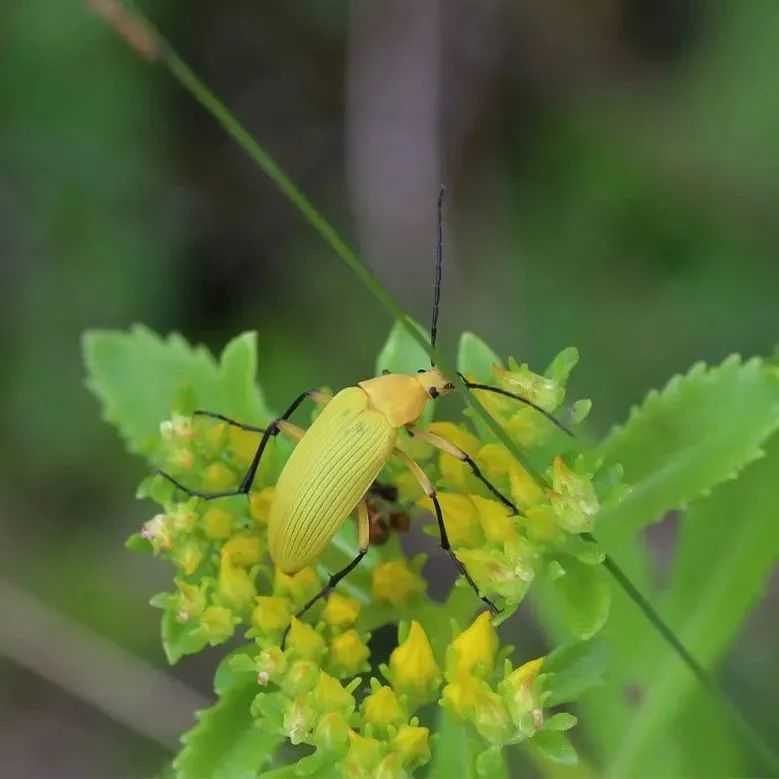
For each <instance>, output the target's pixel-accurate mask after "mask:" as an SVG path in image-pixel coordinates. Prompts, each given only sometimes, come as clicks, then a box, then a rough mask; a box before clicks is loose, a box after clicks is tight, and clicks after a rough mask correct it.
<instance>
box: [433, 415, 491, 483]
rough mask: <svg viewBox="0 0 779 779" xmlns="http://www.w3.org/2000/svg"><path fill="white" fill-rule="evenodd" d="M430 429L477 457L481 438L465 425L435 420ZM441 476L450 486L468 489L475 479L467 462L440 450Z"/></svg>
mask: <svg viewBox="0 0 779 779" xmlns="http://www.w3.org/2000/svg"><path fill="white" fill-rule="evenodd" d="M428 430H429V431H430V432H431V433H436V434H437V435H440V436H443V437H444V438H445V439H446V440H447V441H450V442H451V443H453V444H454V445H455V446H457V447H459V448H460V449H462V450H463V451H464V452H466V453H467V454H469V455H470V456H471V457H476V453H477V451H478V450H479V445H480V444H479V439H478V438H476V436H474V435H473V434H472V433H469V432H468V431H467V430H466V429H465V428H464V427H462V426H460V425H455V424H453V423H452V422H433V423H432V424H431V425H430V426H429V427H428ZM438 463H439V468H440V470H441V477H442V479H443V480H444V481H445V482H446V484H447V485H448V486H449V487H450V488H454V489H458V490H463V491H468V485H469V483H470V482H471V481H472V479H473V474H472V472H471V469H470V467H469V466H468V464H467V463H465V462H463V461H462V460H459V459H458V458H456V457H454V456H452V455H451V454H447V453H446V452H440V453H439V456H438Z"/></svg>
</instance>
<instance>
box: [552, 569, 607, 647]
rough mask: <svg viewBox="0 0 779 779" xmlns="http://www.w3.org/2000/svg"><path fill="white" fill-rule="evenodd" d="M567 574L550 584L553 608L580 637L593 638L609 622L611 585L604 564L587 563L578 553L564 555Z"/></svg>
mask: <svg viewBox="0 0 779 779" xmlns="http://www.w3.org/2000/svg"><path fill="white" fill-rule="evenodd" d="M560 564H561V565H562V568H563V570H564V571H565V574H564V575H563V576H560V577H558V578H555V579H554V581H553V582H551V585H550V586H549V588H548V591H549V595H550V599H551V601H552V603H551V604H550V608H552V609H553V610H555V609H556V610H558V611H559V613H561V614H562V617H563V621H564V624H565V627H567V629H568V631H569V632H570V633H571V634H572V635H573V636H574V637H576V638H578V639H581V640H587V639H589V638H592V636H594V635H595V634H596V633H597V632H598V631H599V630H600V629H601V628H602V627H603V625H604V624H605V623H606V620H607V618H608V616H609V607H610V605H611V586H610V583H609V581H608V579H607V578H606V573H605V571H604V570H603V568H602V567H601V566H600V565H585V564H584V563H581V562H579V561H578V560H577V559H576V558H574V557H568V556H566V557H562V558H561V559H560Z"/></svg>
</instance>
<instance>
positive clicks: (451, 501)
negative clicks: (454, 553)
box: [417, 492, 484, 547]
mask: <svg viewBox="0 0 779 779" xmlns="http://www.w3.org/2000/svg"><path fill="white" fill-rule="evenodd" d="M438 502H439V503H440V504H441V511H442V512H443V515H444V520H445V522H446V533H447V535H448V536H449V541H450V543H451V544H452V546H454V547H462V546H465V547H475V546H479V545H480V544H482V543H483V542H484V536H483V535H482V532H481V527H480V525H479V518H478V515H477V513H476V508H475V506H474V505H473V503H472V502H471V500H470V498H468V496H467V495H459V494H457V493H455V492H439V493H438ZM417 504H418V505H419V506H422V507H423V508H426V509H427V510H428V511H430V512H433V501H432V500H431V499H430V498H427V497H426V498H422V499H421V500H419V501H417Z"/></svg>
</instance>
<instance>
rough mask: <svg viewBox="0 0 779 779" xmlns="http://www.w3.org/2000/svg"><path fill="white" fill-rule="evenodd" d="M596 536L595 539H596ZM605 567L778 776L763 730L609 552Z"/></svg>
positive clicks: (778, 765)
mask: <svg viewBox="0 0 779 779" xmlns="http://www.w3.org/2000/svg"><path fill="white" fill-rule="evenodd" d="M593 540H594V539H593ZM603 565H604V566H605V568H606V570H607V571H608V572H609V573H610V574H611V575H612V576H613V577H614V579H615V580H616V581H617V583H618V584H619V585H620V587H622V589H623V590H625V592H626V593H627V594H628V596H629V597H630V599H631V600H632V601H633V602H634V603H635V604H636V605H637V606H638V608H639V609H640V610H641V612H642V613H643V614H644V616H645V617H646V618H647V619H648V620H649V622H651V623H652V626H653V627H654V628H655V630H657V632H658V633H659V634H660V635H661V636H662V637H663V639H664V640H665V641H666V642H667V643H668V644H669V645H670V646H671V648H672V649H673V650H674V652H676V654H677V655H679V658H680V659H681V660H682V662H683V663H684V664H685V665H686V666H687V668H688V669H689V670H690V672H691V673H692V674H693V676H694V677H695V678H696V679H697V680H698V682H700V684H701V686H702V687H704V688H705V689H706V691H707V692H708V693H709V694H710V695H711V696H712V697H713V698H714V699H715V700H716V701H718V702H719V703H720V704H722V705H723V707H724V708H725V710H726V712H727V714H728V715H729V716H730V718H731V720H732V721H733V724H734V726H735V727H736V729H737V730H738V732H739V735H740V736H741V738H742V739H743V740H744V743H745V744H748V745H749V746H750V748H751V749H752V750H753V751H754V754H755V755H757V756H758V757H759V759H760V762H761V763H762V764H763V766H764V768H766V769H768V770H769V771H770V772H771V773H770V775H771V776H779V757H777V755H776V754H774V752H773V750H772V749H771V747H770V746H769V745H768V744H766V742H765V741H764V740H763V738H762V737H761V736H760V734H759V733H758V732H757V731H756V730H755V729H754V728H753V727H752V725H751V724H750V723H749V722H748V721H747V720H746V718H745V717H744V715H743V714H742V713H741V711H740V710H739V709H738V708H737V707H736V705H735V704H734V703H733V701H732V700H731V699H730V698H729V696H728V695H727V694H726V693H725V692H724V691H723V690H722V688H721V687H720V686H719V685H718V684H717V683H716V681H715V680H714V678H713V677H712V676H711V674H709V672H708V671H707V670H706V669H705V668H704V667H703V666H702V665H701V664H700V663H699V662H698V661H697V660H696V659H695V657H694V656H693V655H692V653H691V652H690V651H689V650H688V649H687V647H686V646H685V645H684V644H683V643H682V642H681V640H680V639H679V637H678V636H677V635H676V633H674V631H673V629H672V628H671V627H670V625H668V623H666V622H665V621H664V620H663V618H662V617H661V616H660V614H659V613H658V612H657V611H656V610H655V609H654V607H653V606H652V604H651V603H650V602H649V601H648V600H647V599H646V598H645V597H644V596H643V595H642V594H641V592H640V591H639V590H638V588H637V587H636V586H635V585H634V584H633V582H632V581H630V579H629V578H628V576H627V575H626V574H625V572H624V571H623V570H622V568H620V566H619V565H618V564H617V563H616V562H614V560H613V559H612V558H611V557H610V556H609V555H606V558H605V559H604V561H603Z"/></svg>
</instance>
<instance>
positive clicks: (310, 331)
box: [0, 0, 779, 778]
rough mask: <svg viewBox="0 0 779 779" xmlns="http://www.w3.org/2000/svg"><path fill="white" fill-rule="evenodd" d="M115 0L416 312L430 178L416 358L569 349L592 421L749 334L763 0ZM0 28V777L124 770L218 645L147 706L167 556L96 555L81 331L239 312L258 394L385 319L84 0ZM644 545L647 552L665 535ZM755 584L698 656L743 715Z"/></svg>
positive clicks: (107, 506)
mask: <svg viewBox="0 0 779 779" xmlns="http://www.w3.org/2000/svg"><path fill="white" fill-rule="evenodd" d="M139 5H143V7H144V8H146V9H147V10H148V11H149V13H150V14H151V16H152V18H154V19H155V21H156V22H157V23H158V24H159V25H160V27H161V28H162V29H163V30H164V31H165V32H166V34H167V35H168V36H169V38H170V39H171V40H172V42H173V43H174V45H175V46H176V47H177V48H178V49H179V51H180V52H181V53H182V54H183V55H184V57H185V58H186V59H187V60H189V61H190V63H191V64H192V65H193V66H194V67H195V69H196V70H197V71H198V72H200V73H201V75H203V76H204V77H205V78H206V80H207V81H208V82H209V83H210V84H211V85H212V86H213V87H214V88H215V90H216V91H217V93H219V94H221V95H222V96H223V97H224V98H225V99H226V101H227V102H228V104H229V105H230V106H231V107H232V108H233V109H234V110H235V111H236V112H237V113H238V114H239V116H240V117H241V118H242V119H243V120H244V121H245V122H246V124H247V125H248V127H249V128H250V129H251V130H252V131H253V132H255V133H256V134H257V136H258V137H259V138H260V140H261V141H262V142H263V143H264V144H265V145H266V146H267V148H268V149H269V150H270V151H271V153H272V154H274V156H275V157H276V158H277V160H278V161H279V162H280V163H281V164H282V166H284V167H285V168H286V169H287V170H288V171H289V172H290V174H291V175H292V177H293V178H294V179H295V180H296V181H297V182H298V183H299V184H300V185H301V186H302V188H303V189H304V190H305V191H306V192H307V193H308V194H309V195H310V196H311V197H312V199H313V200H314V201H315V202H316V203H317V204H319V205H320V206H321V208H322V210H323V212H324V213H325V214H326V215H327V216H328V217H330V218H332V220H333V221H334V222H335V224H336V225H338V226H339V228H340V229H342V231H343V232H344V233H345V234H346V235H347V236H349V237H350V239H351V240H352V241H353V242H354V243H355V244H356V245H357V246H358V247H359V249H360V251H361V254H362V256H363V258H364V259H365V261H366V262H367V263H368V264H369V265H370V266H371V268H372V269H373V271H374V272H375V273H376V275H377V276H378V277H379V278H380V279H381V281H382V282H383V283H384V284H385V285H386V286H387V287H388V288H389V289H390V290H391V291H392V292H393V293H394V294H395V295H396V296H397V297H398V299H399V300H400V301H401V302H402V303H403V305H404V306H405V307H406V309H407V310H409V311H410V312H411V313H412V314H413V315H414V316H416V317H417V318H419V319H420V320H422V321H427V318H428V309H429V300H430V294H431V290H430V287H431V279H432V257H433V244H434V234H435V233H434V228H435V209H434V206H435V195H436V192H437V189H438V186H439V184H440V183H441V182H443V183H445V184H446V185H447V187H448V192H449V199H448V206H447V217H446V219H447V233H446V262H447V267H446V274H445V280H444V292H443V301H442V318H441V327H442V331H443V335H442V345H443V347H444V349H448V350H449V351H450V352H451V351H452V350H453V348H454V345H455V343H456V339H457V337H458V336H459V333H460V332H461V331H462V330H464V329H473V330H475V331H476V332H478V333H479V334H480V335H481V336H482V337H484V338H485V339H486V340H487V341H488V342H489V343H491V344H492V345H493V347H494V348H495V349H496V350H497V351H499V352H501V353H510V354H514V355H515V356H516V357H517V358H519V359H520V360H527V361H529V362H530V363H531V364H532V365H535V366H537V367H543V366H544V365H545V364H546V362H547V361H548V360H549V359H550V358H551V356H553V355H554V354H555V353H556V352H557V351H558V350H559V349H560V348H562V347H563V346H566V345H569V344H571V345H576V346H578V347H579V349H580V351H581V353H582V364H581V366H580V367H579V369H578V370H577V372H576V376H575V382H576V384H575V387H574V393H575V394H576V395H577V396H585V397H586V396H589V397H591V398H592V399H593V402H594V413H593V420H594V426H595V429H596V431H598V432H601V433H602V432H605V431H606V430H607V429H608V427H609V426H610V425H611V424H613V423H614V422H616V421H619V420H621V419H622V418H623V417H624V416H625V414H626V412H627V410H628V409H629V407H630V406H631V404H633V403H636V402H638V401H639V400H640V399H641V398H642V397H643V395H644V394H645V392H646V391H647V390H648V389H649V388H651V387H653V386H658V385H661V384H663V383H665V381H666V380H667V379H668V378H669V377H670V376H671V375H672V374H674V373H676V372H679V371H684V370H686V369H687V367H688V366H689V365H690V364H691V363H693V362H694V361H696V360H705V361H708V362H717V361H719V360H720V359H721V358H723V357H724V356H725V355H727V354H729V353H731V352H734V351H736V352H741V353H742V354H745V355H752V354H767V353H769V352H771V351H772V349H773V347H774V344H775V342H776V340H777V333H776V299H777V295H778V293H779V269H778V267H777V260H776V246H777V241H778V239H779V220H777V219H776V217H775V209H776V203H777V202H779V176H777V173H779V154H778V153H777V146H778V145H779V141H778V140H777V139H779V101H778V100H777V99H776V72H777V54H776V52H777V47H776V43H777V41H779V8H777V6H776V3H775V2H774V0H752V1H751V2H749V3H725V2H692V1H691V0H688V2H683V0H657V2H654V3H647V2H641V1H640V0H598V2H584V0H531V2H523V3H518V2H511V1H510V0H500V1H499V2H494V3H489V4H482V3H477V2H474V1H473V0H456V1H455V2H451V3H443V2H441V0H439V2H437V3H436V2H426V3H418V4H412V3H403V2H400V1H399V0H391V1H390V2H386V3H366V4H354V5H353V6H352V5H350V4H348V3H342V2H340V3H336V2H330V3H326V2H322V0H303V1H300V2H296V3H292V4H270V3H256V2H248V0H225V2H222V3H218V4H216V3H205V2H191V3H187V4H174V3H172V2H157V3H150V2H149V3H145V4H139ZM0 32H1V33H2V35H1V36H0V46H2V61H3V65H2V68H3V70H2V72H3V78H2V79H0V274H1V276H0V279H2V286H3V289H4V290H5V293H4V295H5V297H4V302H3V305H2V307H1V310H2V314H0V317H2V319H1V320H0V321H2V327H1V328H0V354H1V355H2V364H3V371H2V380H0V425H2V441H3V444H4V446H3V448H2V451H1V452H0V465H1V467H0V474H2V475H1V476H0V479H2V489H0V501H1V502H2V503H1V504H0V565H2V572H1V573H0V582H2V583H3V584H2V587H0V634H2V635H4V636H5V638H3V639H2V640H0V722H2V723H3V727H2V728H1V729H0V768H2V771H1V772H2V775H3V776H9V777H11V776H13V777H24V778H26V777H39V776H55V775H56V776H59V777H109V776H110V777H142V776H147V775H150V773H151V772H153V771H154V770H156V769H157V767H158V766H159V765H160V763H161V761H162V759H163V758H164V757H165V754H166V752H165V749H164V747H163V746H161V745H160V744H159V743H157V742H160V741H162V742H166V741H167V742H170V740H171V738H172V737H173V734H175V733H176V732H178V731H179V730H181V729H182V728H184V727H186V726H187V723H188V722H189V721H190V714H189V712H190V710H191V704H192V703H193V701H197V700H198V698H197V696H198V695H201V696H202V695H208V693H209V685H210V676H211V673H212V670H213V663H214V662H215V657H216V655H213V654H212V655H208V654H206V655H204V656H203V657H200V658H194V659H190V660H187V661H184V662H183V663H182V666H181V667H180V668H176V669H173V670H172V671H168V670H165V673H166V675H167V676H176V677H178V678H179V679H181V680H183V681H184V682H185V685H186V686H180V687H175V688H171V691H170V694H169V695H166V696H162V695H161V693H160V689H161V688H159V687H158V686H157V683H156V682H155V679H156V677H153V676H149V674H152V673H153V669H154V668H155V667H156V668H158V669H163V666H164V659H163V657H162V652H161V649H160V647H159V640H158V626H157V621H158V613H157V612H155V611H154V610H153V609H151V608H150V607H148V605H147V600H148V597H149V596H150V595H151V594H153V593H154V592H156V591H158V590H160V589H163V588H165V587H166V586H167V583H168V575H169V572H168V571H167V570H166V569H165V568H164V566H162V565H161V564H157V563H155V561H151V560H148V559H145V558H141V557H139V556H136V555H132V554H130V553H128V552H126V551H125V550H124V548H123V546H122V543H123V540H124V538H125V537H126V536H128V535H129V534H130V533H131V532H133V531H134V530H136V529H137V528H138V527H139V525H140V523H141V522H142V521H143V520H144V519H146V518H147V514H148V512H149V507H148V506H145V505H143V504H141V503H137V502H134V501H133V500H132V496H133V491H134V488H135V485H136V483H137V482H138V480H139V479H140V478H141V477H142V475H143V466H142V464H141V463H140V462H139V461H136V460H133V459H131V458H130V457H129V456H128V455H126V454H124V452H123V450H122V447H121V445H120V443H119V441H118V439H117V437H116V436H115V434H114V432H113V431H112V430H111V429H110V428H109V427H108V426H107V425H105V424H104V423H103V422H101V421H100V419H99V414H98V409H97V404H96V402H95V400H94V399H93V398H92V397H91V396H90V395H89V394H88V393H87V391H86V390H85V389H84V386H83V367H82V363H81V358H80V343H79V338H80V335H81V333H82V332H83V331H84V330H85V329H87V328H93V327H110V328H124V327H127V326H128V325H130V324H132V323H134V322H143V323H145V324H147V325H149V326H151V327H152V328H154V329H156V330H159V331H162V332H169V331H172V330H176V331H179V332H181V333H183V334H184V335H185V336H186V337H187V338H189V339H190V340H194V341H199V342H203V343H205V344H207V345H208V346H210V347H212V348H213V349H215V350H217V349H219V348H221V346H222V344H223V343H224V342H225V341H226V339H227V338H228V337H229V336H231V335H233V334H235V333H237V332H238V331H241V330H245V329H256V330H257V331H258V332H259V342H260V355H259V363H260V375H261V378H262V383H263V388H264V390H265V392H266V394H267V396H268V398H269V400H270V401H271V403H272V404H273V405H274V406H276V407H281V406H282V405H283V404H284V403H285V401H286V400H287V399H288V398H290V397H291V396H292V395H293V394H295V393H296V392H298V391H299V390H300V389H301V388H302V387H307V386H312V385H320V384H326V385H329V386H332V387H339V386H343V385H346V384H349V383H352V382H354V381H355V380H356V379H358V378H362V377H364V376H366V375H368V374H370V372H371V371H372V367H373V363H374V356H375V353H376V351H377V350H378V348H379V347H380V345H381V343H382V341H383V338H384V335H385V333H386V331H387V329H388V326H389V322H388V320H387V318H386V316H385V314H384V313H383V311H381V310H379V309H378V308H377V306H376V304H375V303H374V302H373V301H372V300H371V299H369V298H367V297H366V295H365V293H364V292H363V290H362V288H361V287H360V286H359V285H358V284H357V282H356V281H355V279H354V278H353V277H352V276H351V275H349V274H348V272H346V271H345V270H344V269H343V268H342V267H341V265H340V264H339V262H338V261H337V260H336V259H335V258H334V257H333V255H332V254H331V253H330V252H329V251H328V250H327V249H326V248H325V247H324V246H323V245H322V244H321V242H320V241H319V240H318V239H317V237H316V236H315V235H314V234H313V233H312V232H311V230H310V229H309V228H308V227H307V226H306V225H305V224H303V223H302V221H301V219H300V217H299V216H298V215H297V214H296V213H295V212H294V211H293V210H292V209H291V208H290V206H289V205H288V204H287V203H286V202H285V201H284V200H283V199H282V198H281V196H280V195H279V194H278V192H277V191H276V190H275V189H274V188H273V187H272V185H271V184H270V183H269V182H268V181H266V180H265V179H264V178H263V177H262V175H261V174H259V173H258V172H257V170H256V169H254V168H253V167H252V166H251V164H250V163H249V162H248V160H247V159H246V158H245V157H244V156H243V154H242V153H241V152H240V151H239V150H238V149H237V148H236V147H235V146H234V145H233V144H232V142H230V141H229V140H228V139H227V138H226V137H225V136H224V134H223V133H222V132H221V130H220V129H219V128H217V127H216V126H215V125H214V123H213V122H212V121H211V120H210V119H209V118H208V117H207V116H206V115H204V114H203V112H202V111H201V110H200V109H199V108H198V107H197V106H195V105H193V104H192V102H191V101H190V100H189V99H188V97H187V96H186V95H184V94H182V93H181V92H180V91H179V90H178V89H177V87H176V86H175V85H174V84H172V82H171V81H170V80H169V79H168V77H167V76H166V74H165V73H164V71H162V70H160V69H156V68H154V67H151V66H149V65H147V64H145V63H143V62H141V61H139V60H138V59H137V58H136V57H135V56H134V55H133V54H132V53H131V52H130V51H128V50H127V48H126V47H125V46H124V45H123V44H122V43H121V42H120V41H119V40H118V39H117V38H116V37H115V36H114V35H113V34H112V33H111V31H109V30H108V29H106V27H105V26H104V25H103V24H102V23H101V22H100V21H99V20H98V19H97V18H95V17H94V16H92V15H91V14H89V13H88V12H87V10H86V8H85V6H84V4H82V3H81V2H78V1H77V0H60V1H59V2H56V3H52V2H48V1H47V0H25V2H11V3H4V4H3V5H2V6H1V7H0ZM451 408H454V406H452V407H451ZM723 413H727V412H726V410H724V411H723ZM650 540H651V541H653V542H654V547H656V548H657V549H658V552H659V554H660V562H661V567H662V562H663V560H664V559H665V557H667V555H668V554H669V548H670V543H669V537H668V536H667V534H664V532H663V531H662V529H661V531H660V532H659V533H655V534H654V538H653V539H650ZM664 556H665V557H664ZM774 584H775V585H776V582H774ZM24 593H26V594H27V595H32V596H34V597H35V600H34V601H31V602H30V603H28V602H27V601H26V600H25V599H24V598H25V595H24ZM777 601H779V595H778V593H777V587H776V586H774V587H773V588H772V589H771V590H770V591H769V593H768V594H767V596H766V599H765V602H764V603H763V604H762V605H761V607H760V608H759V609H758V610H757V611H756V613H755V614H754V615H753V617H752V618H751V619H750V620H749V622H748V624H747V625H746V626H745V628H744V631H743V634H742V636H741V638H740V639H739V644H738V646H737V647H736V648H734V650H733V651H732V652H731V654H730V657H729V660H728V662H727V666H726V668H725V670H724V678H725V679H726V681H727V684H728V688H729V689H731V690H732V691H733V693H734V695H736V696H737V697H738V698H739V699H740V700H742V701H743V702H745V703H746V704H747V705H748V708H749V716H750V718H751V719H754V720H756V721H763V722H766V721H768V722H770V721H771V720H774V719H775V707H774V702H775V701H776V700H777V696H778V695H779V674H777V666H776V660H775V658H776V653H777V650H779V638H777V635H776V634H777V630H776V618H775V609H776V606H777ZM772 604H773V609H772ZM63 617H64V618H65V621H60V620H61V619H62V618H63ZM98 637H101V638H102V639H106V640H107V643H105V644H103V643H101V641H100V640H99V638H98ZM25 642H28V643H25ZM79 642H84V643H79ZM30 647H36V649H35V651H33V650H32V649H30ZM74 647H82V650H83V651H79V652H75V650H74ZM116 647H123V650H118V649H116ZM122 652H128V653H129V654H123V653H122ZM76 655H78V656H76ZM25 657H27V658H28V659H27V661H24V660H23V658H25ZM30 657H32V658H33V659H29V658H30ZM24 662H26V663H27V665H29V666H32V667H27V668H25V667H23V663H24ZM139 662H142V663H145V664H147V665H138V663H139ZM134 674H140V676H138V677H136V676H134ZM138 680H141V681H138ZM142 680H146V681H145V682H143V681H142ZM144 683H147V684H149V685H150V687H149V690H151V692H150V693H149V694H150V695H152V701H151V708H150V709H149V710H144V709H143V705H149V700H146V699H144V700H145V701H146V703H145V704H144V701H142V700H140V699H141V698H143V697H144V696H142V695H140V693H139V690H141V689H145V688H144V687H143V684H144ZM154 690H157V695H158V699H159V700H157V701H155V700H153V691H154ZM134 696H135V698H137V699H138V700H137V701H135V703H137V704H138V707H137V710H136V709H135V708H133V706H134V705H135V703H134V702H133V700H129V703H128V699H133V697H134ZM96 702H97V706H96V705H95V703H96ZM157 703H158V704H159V705H157ZM127 706H129V708H130V711H129V712H126V711H124V708H126V707H127ZM117 707H118V708H117ZM117 720H119V722H117ZM122 721H124V723H125V724H121V722H122ZM139 721H140V722H141V723H142V725H143V726H142V727H140V729H139V727H138V722H139ZM144 723H145V724H144ZM139 731H140V732H139ZM704 748H705V745H704Z"/></svg>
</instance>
